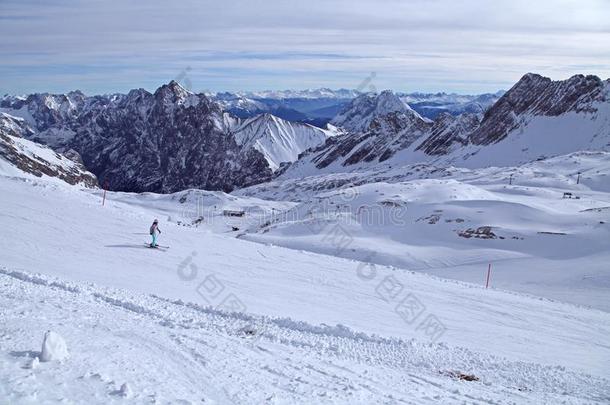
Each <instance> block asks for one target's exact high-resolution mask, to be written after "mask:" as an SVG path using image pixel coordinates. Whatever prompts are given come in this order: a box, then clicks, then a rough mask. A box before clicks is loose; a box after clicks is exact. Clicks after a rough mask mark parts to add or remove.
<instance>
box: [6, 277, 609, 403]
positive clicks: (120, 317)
mask: <svg viewBox="0 0 610 405" xmlns="http://www.w3.org/2000/svg"><path fill="white" fill-rule="evenodd" d="M0 287H1V291H2V294H1V295H0V301H1V302H2V306H3V307H6V306H8V305H10V306H11V307H12V308H13V311H11V312H10V313H9V312H6V311H5V312H3V313H2V314H1V315H0V320H1V324H2V325H4V328H3V330H2V334H0V356H2V357H3V358H4V359H3V361H2V366H0V381H1V382H2V384H0V395H1V396H0V398H2V397H3V398H7V400H8V401H9V403H52V402H55V401H61V400H62V399H66V398H67V399H68V402H70V401H75V400H74V399H75V398H81V399H84V398H87V401H88V402H89V403H98V402H99V403H120V402H122V401H123V398H122V397H121V396H120V394H119V391H118V388H119V387H120V385H121V384H122V383H124V382H128V383H129V384H130V386H131V387H132V389H133V390H134V396H133V397H132V398H130V399H129V400H130V403H150V402H156V403H166V402H172V403H176V402H178V403H179V402H180V401H185V402H184V403H201V402H203V403H219V404H222V403H226V404H231V403H238V404H241V403H311V401H312V400H314V401H315V402H316V403H363V404H365V403H397V404H398V403H403V404H422V403H457V402H469V403H502V402H505V401H508V402H515V403H525V402H539V403H540V402H544V403H607V401H609V400H610V382H609V381H608V380H605V379H602V378H600V377H593V376H590V375H587V374H582V373H574V372H571V371H568V370H566V369H565V368H564V367H552V366H542V365H539V364H535V363H527V362H514V361H509V360H506V359H502V358H498V357H494V356H489V355H482V354H478V353H474V352H472V351H470V350H467V349H464V348H459V347H450V346H447V345H445V344H424V343H421V342H417V341H415V340H398V339H391V338H381V337H376V336H370V335H366V334H362V333H358V332H355V331H352V330H350V329H348V328H346V327H341V326H334V327H331V326H313V325H309V324H307V323H304V322H298V321H293V320H291V319H281V318H268V317H258V316H253V315H246V314H242V313H227V312H222V311H218V310H215V309H212V308H209V307H208V308H206V307H202V306H199V305H196V304H190V303H185V302H182V301H180V300H167V299H164V298H161V297H156V296H151V295H138V294H133V293H129V292H126V291H122V290H116V289H108V288H101V287H99V286H95V285H93V284H79V283H73V282H69V283H68V282H63V281H60V280H57V279H53V278H48V277H45V276H42V275H31V274H28V273H25V272H20V271H11V270H9V269H6V268H0ZM47 327H52V328H53V329H54V330H56V331H57V332H59V333H60V334H63V335H64V337H65V338H66V340H67V342H68V349H69V351H70V355H71V356H70V358H69V360H67V361H65V362H64V363H41V364H40V366H39V367H38V368H36V369H34V370H31V369H28V368H27V367H25V365H26V364H27V360H28V358H29V357H31V356H33V355H36V354H37V353H36V350H37V349H38V348H39V343H40V342H41V338H42V334H43V332H44V330H45V328H47ZM246 331H254V332H253V334H248V333H247V332H246ZM15 336H19V338H18V339H15ZM134 359H137V363H134ZM451 372H463V373H468V374H474V375H475V376H477V377H479V378H480V381H475V382H466V381H461V380H458V379H455V378H453V377H451V376H450V375H448V373H451ZM3 391H4V392H3ZM75 402H76V403H77V402H78V401H75Z"/></svg>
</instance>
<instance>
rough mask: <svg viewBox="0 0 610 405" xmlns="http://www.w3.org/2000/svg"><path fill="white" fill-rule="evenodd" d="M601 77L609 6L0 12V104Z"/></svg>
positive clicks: (172, 6) (410, 1) (201, 2)
mask: <svg viewBox="0 0 610 405" xmlns="http://www.w3.org/2000/svg"><path fill="white" fill-rule="evenodd" d="M526 72H538V73H541V74H544V75H547V76H549V77H552V78H554V79H563V78H567V77H569V76H571V75H573V74H576V73H585V74H596V75H598V76H601V77H602V78H604V79H605V78H608V77H610V0H495V1H488V0H463V1H456V0H370V1H369V0H349V1H348V0H346V1H343V0H340V1H332V0H331V1H329V0H326V1H324V0H306V1H302V0H301V1H292V0H283V1H282V0H250V1H232V0H225V1H209V0H186V1H161V0H142V1H137V0H103V1H102V0H100V1H98V0H88V1H86V0H82V1H79V0H59V1H54V0H46V1H33V0H0V94H4V93H12V94H21V93H28V92H34V91H51V92H64V91H67V90H72V89H77V88H78V89H81V90H83V91H85V92H86V93H88V94H93V93H108V92H116V91H126V90H128V89H131V88H136V87H144V88H146V89H149V90H154V89H155V88H156V87H158V86H159V85H161V84H162V83H165V82H168V81H170V80H172V79H176V78H177V79H181V80H182V82H185V81H186V82H187V83H190V84H191V85H192V89H193V90H196V91H201V90H211V91H221V90H228V91H235V90H262V89H287V88H294V89H304V88H318V87H330V88H341V87H343V88H357V87H358V86H359V85H360V84H361V83H362V82H363V81H364V80H365V79H366V78H367V77H370V76H371V74H372V73H373V74H374V78H373V80H372V82H371V83H372V85H373V86H375V88H376V89H386V88H389V89H394V90H401V91H452V92H458V93H479V92H488V91H496V90H498V89H507V88H509V87H510V86H511V85H512V84H513V83H514V82H515V81H516V80H518V79H519V77H521V76H522V75H523V74H524V73H526Z"/></svg>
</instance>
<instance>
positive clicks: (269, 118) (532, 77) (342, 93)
mask: <svg viewBox="0 0 610 405" xmlns="http://www.w3.org/2000/svg"><path fill="white" fill-rule="evenodd" d="M608 83H609V82H608V80H606V81H602V80H601V79H599V78H598V77H596V76H582V75H577V76H574V77H572V78H570V79H568V80H564V81H552V80H550V79H548V78H544V77H542V76H539V75H536V74H531V73H530V74H526V75H525V76H524V77H523V78H522V79H521V80H520V81H519V82H518V83H516V84H515V85H514V86H513V87H512V88H511V89H510V90H508V91H507V92H506V93H502V92H499V93H496V94H484V95H475V96H463V95H455V94H445V93H437V94H422V93H410V94H402V93H394V92H392V91H383V92H381V93H379V94H376V93H366V94H359V93H357V92H355V91H351V90H338V91H332V90H328V89H319V90H306V91H302V92H297V91H294V92H293V91H285V92H261V93H238V94H234V93H216V94H208V95H206V94H195V93H192V92H190V91H188V90H186V89H184V88H183V87H182V86H180V85H179V84H178V83H177V82H174V81H172V82H170V83H169V84H166V85H163V86H161V87H160V88H158V89H157V90H156V91H155V92H154V93H150V92H148V91H146V90H143V89H135V90H132V91H130V92H129V93H127V94H112V95H100V96H86V95H84V94H83V93H81V92H79V91H73V92H70V93H67V94H47V93H43V94H32V95H28V96H23V97H15V96H5V97H3V98H2V99H0V134H2V135H3V142H4V145H5V146H4V150H5V153H4V158H5V160H7V158H6V156H8V154H9V152H10V151H12V152H10V154H11V155H15V153H17V152H15V150H16V149H15V148H14V147H12V146H6V145H14V144H15V143H14V141H15V139H19V138H21V139H27V140H30V141H34V142H38V143H42V144H46V145H49V146H51V147H52V148H53V149H54V150H55V151H56V152H59V153H65V154H66V155H67V156H68V157H69V160H71V161H74V162H82V163H83V164H84V166H85V167H86V168H87V169H88V170H90V171H91V172H92V173H94V174H95V175H96V176H97V177H98V178H99V181H100V184H108V185H109V186H110V188H112V189H115V190H123V191H136V192H141V191H155V192H173V191H178V190H182V189H186V188H204V189H209V190H223V191H231V190H233V189H235V188H242V187H246V186H249V185H252V184H258V183H262V182H266V181H268V180H270V179H273V178H276V177H278V176H281V177H283V178H295V177H302V176H309V175H316V174H319V173H333V172H345V171H355V170H360V169H362V168H366V169H370V168H371V167H376V166H378V165H385V166H392V165H394V166H400V165H407V164H413V163H420V162H427V163H430V162H432V163H435V164H438V165H440V166H449V165H455V166H469V167H481V166H489V165H496V166H502V165H514V164H518V163H520V162H527V161H532V160H536V159H541V158H544V157H547V156H553V155H556V154H562V153H570V152H574V151H579V150H607V149H609V148H610V104H609V102H608V100H609V99H610V98H609V93H610V90H609V88H610V85H609V84H608ZM291 114H293V115H292V116H291ZM282 116H283V118H282ZM286 117H291V118H290V119H287V118H286ZM316 117H317V118H316ZM315 119H321V120H322V121H325V122H328V123H327V125H324V127H323V128H320V127H316V126H314V125H310V124H309V123H307V122H311V121H312V120H315ZM317 124H318V125H321V124H320V123H317ZM17 142H21V141H17ZM7 151H9V152H7ZM13 160H14V159H13ZM83 170H84V168H83Z"/></svg>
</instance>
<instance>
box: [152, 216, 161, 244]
mask: <svg viewBox="0 0 610 405" xmlns="http://www.w3.org/2000/svg"><path fill="white" fill-rule="evenodd" d="M157 233H161V229H159V220H158V219H155V220H154V221H153V223H152V225H151V226H150V236H152V243H151V244H150V247H151V248H156V247H157Z"/></svg>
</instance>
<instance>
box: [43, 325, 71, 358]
mask: <svg viewBox="0 0 610 405" xmlns="http://www.w3.org/2000/svg"><path fill="white" fill-rule="evenodd" d="M68 357H69V354H68V346H67V345H66V341H65V340H64V338H63V337H61V335H59V334H58V333H56V332H53V331H50V330H49V331H47V332H46V333H45V334H44V340H43V341H42V352H41V353H40V360H41V361H64V360H66V359H67V358H68Z"/></svg>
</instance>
